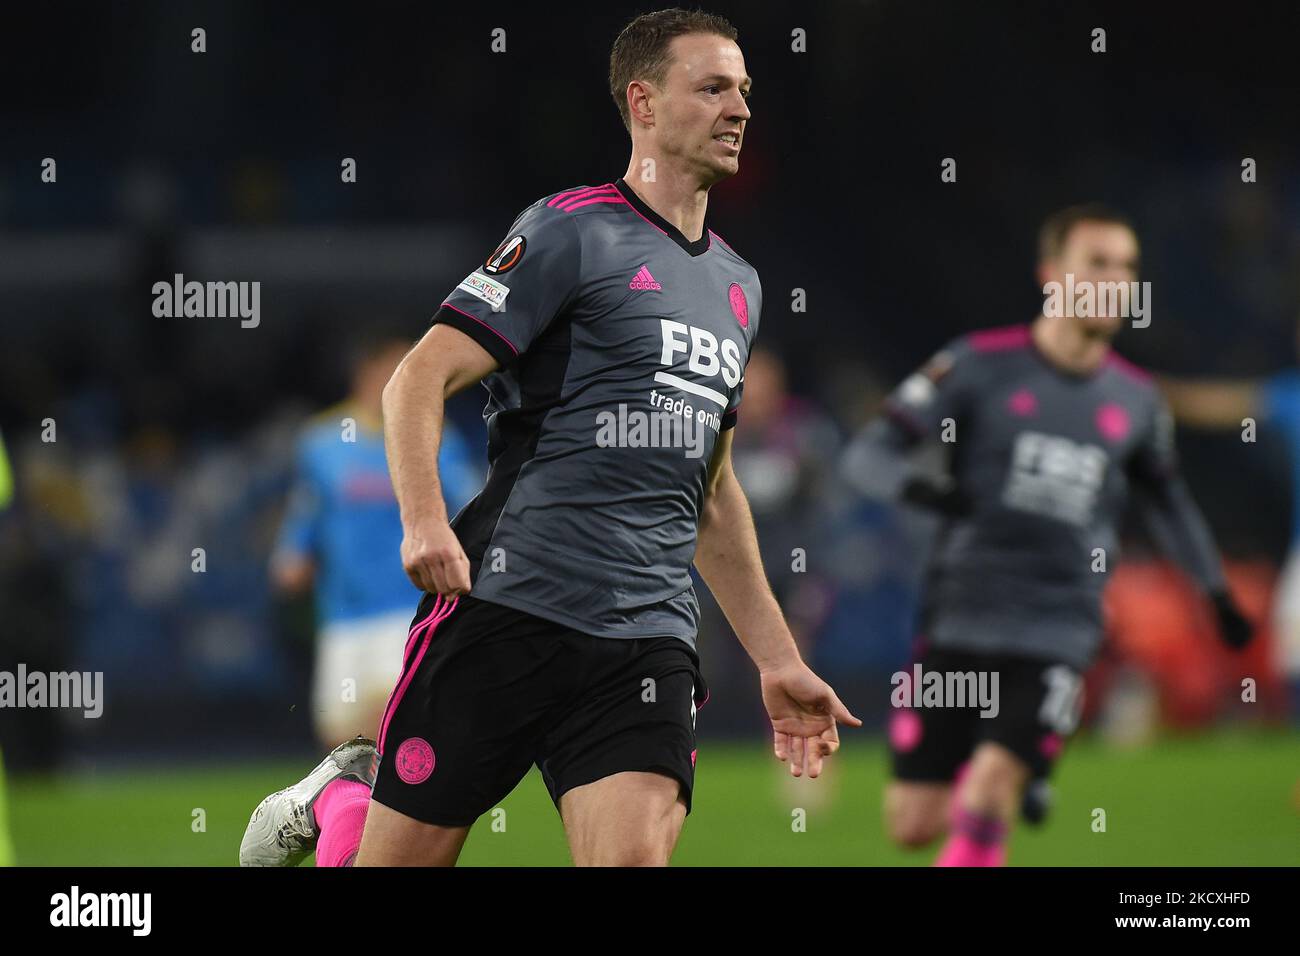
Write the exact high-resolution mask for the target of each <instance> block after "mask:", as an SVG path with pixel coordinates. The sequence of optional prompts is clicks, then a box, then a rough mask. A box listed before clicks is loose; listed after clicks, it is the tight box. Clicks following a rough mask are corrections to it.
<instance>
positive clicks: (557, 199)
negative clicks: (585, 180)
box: [546, 183, 614, 208]
mask: <svg viewBox="0 0 1300 956" xmlns="http://www.w3.org/2000/svg"><path fill="white" fill-rule="evenodd" d="M613 191H614V184H613V183H605V184H604V185H602V186H581V187H579V188H578V189H569V190H565V191H564V192H562V193H556V194H555V195H554V196H552V197H551V198H550V200H549V201H548V202H547V203H546V205H547V206H550V207H552V208H553V207H555V206H559V207H560V208H564V205H565V204H566V203H568V202H570V201H572V200H574V199H583V198H585V197H587V196H591V195H594V194H595V193H609V192H613Z"/></svg>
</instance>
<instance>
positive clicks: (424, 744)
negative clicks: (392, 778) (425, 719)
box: [395, 737, 435, 784]
mask: <svg viewBox="0 0 1300 956" xmlns="http://www.w3.org/2000/svg"><path fill="white" fill-rule="evenodd" d="M434 763H435V761H434V757H433V748H432V747H430V746H429V742H428V741H427V740H424V739H422V738H420V737H407V738H406V739H405V740H403V741H402V745H401V746H400V747H398V748H397V758H396V761H395V766H396V768H397V776H399V777H400V778H401V779H402V782H403V783H411V784H415V783H424V781H426V780H428V779H429V775H430V774H432V773H433V765H434Z"/></svg>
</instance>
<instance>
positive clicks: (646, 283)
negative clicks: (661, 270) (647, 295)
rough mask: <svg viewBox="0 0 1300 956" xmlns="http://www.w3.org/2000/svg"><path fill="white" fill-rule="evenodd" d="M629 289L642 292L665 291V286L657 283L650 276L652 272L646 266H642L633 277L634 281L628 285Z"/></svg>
mask: <svg viewBox="0 0 1300 956" xmlns="http://www.w3.org/2000/svg"><path fill="white" fill-rule="evenodd" d="M627 287H628V288H629V289H639V290H642V291H644V290H649V289H657V290H660V291H662V290H663V286H661V285H660V284H659V283H658V282H656V281H655V277H654V276H652V275H651V274H650V270H649V269H647V268H646V267H645V266H642V267H641V268H640V270H639V271H638V272H637V274H636V275H634V276H633V277H632V281H631V282H629V283H628V284H627Z"/></svg>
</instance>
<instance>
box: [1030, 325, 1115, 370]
mask: <svg viewBox="0 0 1300 956" xmlns="http://www.w3.org/2000/svg"><path fill="white" fill-rule="evenodd" d="M1030 336H1031V337H1032V338H1033V342H1034V345H1035V346H1036V347H1037V349H1038V351H1039V352H1040V353H1041V354H1042V355H1043V357H1044V358H1046V359H1047V360H1048V361H1049V362H1051V363H1052V364H1053V365H1056V366H1058V367H1059V368H1061V369H1062V370H1064V371H1066V372H1070V373H1072V374H1074V375H1091V374H1092V373H1093V372H1095V371H1097V369H1099V368H1101V365H1102V363H1103V362H1105V361H1106V356H1107V355H1108V354H1109V353H1110V339H1107V338H1099V337H1096V336H1091V335H1086V334H1084V332H1083V331H1082V330H1081V329H1080V328H1079V327H1078V326H1077V325H1075V324H1074V323H1072V322H1070V321H1068V320H1067V319H1066V318H1065V317H1064V316H1044V315H1040V316H1039V317H1038V318H1037V319H1036V320H1035V321H1034V324H1033V325H1032V326H1031V327H1030Z"/></svg>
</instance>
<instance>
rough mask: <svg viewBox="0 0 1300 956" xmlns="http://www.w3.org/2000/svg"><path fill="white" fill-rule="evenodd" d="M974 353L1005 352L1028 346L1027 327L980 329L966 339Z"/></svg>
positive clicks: (1007, 326) (1011, 326)
mask: <svg viewBox="0 0 1300 956" xmlns="http://www.w3.org/2000/svg"><path fill="white" fill-rule="evenodd" d="M966 340H967V341H968V342H970V346H971V348H973V349H974V350H975V351H976V352H1006V351H1009V350H1010V349H1022V348H1025V347H1026V346H1028V345H1029V343H1030V341H1031V340H1030V337H1029V326H1027V325H1004V326H1001V327H999V328H995V329H980V330H979V331H978V332H972V333H970V335H968V336H967V337H966Z"/></svg>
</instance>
